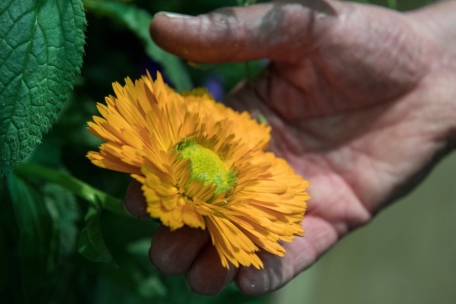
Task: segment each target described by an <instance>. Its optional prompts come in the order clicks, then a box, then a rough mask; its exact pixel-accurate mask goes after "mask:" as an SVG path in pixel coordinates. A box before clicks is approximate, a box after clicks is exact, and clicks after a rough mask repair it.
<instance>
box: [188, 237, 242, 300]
mask: <svg viewBox="0 0 456 304" xmlns="http://www.w3.org/2000/svg"><path fill="white" fill-rule="evenodd" d="M237 271H238V268H236V267H234V266H233V265H230V269H226V268H225V267H223V266H222V263H221V261H220V257H219V255H218V253H217V250H216V249H215V247H214V246H213V245H212V244H210V243H208V244H207V245H206V247H204V249H203V250H202V251H201V253H200V254H199V255H198V258H197V259H196V261H195V262H194V263H193V265H192V267H191V268H190V270H189V271H188V272H187V273H186V275H185V279H186V281H187V284H188V286H189V287H190V289H191V290H192V291H193V292H195V293H198V294H201V295H205V296H214V295H216V294H218V293H219V292H221V291H222V290H223V289H224V288H225V287H226V286H228V285H229V284H230V283H231V282H232V281H233V279H234V277H235V276H236V273H237Z"/></svg>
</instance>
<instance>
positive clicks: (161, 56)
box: [84, 0, 192, 91]
mask: <svg viewBox="0 0 456 304" xmlns="http://www.w3.org/2000/svg"><path fill="white" fill-rule="evenodd" d="M84 6H85V7H86V8H87V9H88V10H91V11H93V12H96V13H99V14H103V15H106V16H109V17H111V18H114V19H116V20H118V21H120V22H121V23H123V24H124V25H125V26H127V27H128V28H129V29H130V30H131V31H132V32H133V33H135V35H136V36H137V37H138V38H139V39H140V40H141V41H142V42H143V44H144V46H145V48H146V53H147V55H149V57H150V58H152V59H153V60H155V61H156V62H158V63H160V64H161V65H162V66H163V69H164V71H165V73H166V75H167V76H168V77H169V79H170V80H171V81H172V82H173V84H174V85H175V86H176V89H177V90H178V91H183V90H190V89H192V82H191V80H190V77H189V75H188V72H187V70H186V68H185V66H184V64H183V63H182V60H180V59H179V58H178V57H176V56H174V55H172V54H170V53H168V52H165V51H164V50H162V49H161V48H159V47H158V46H157V45H156V44H155V43H154V42H153V40H152V39H151V38H150V36H149V25H150V22H151V21H152V18H153V17H152V15H151V14H149V13H148V12H147V11H145V10H143V9H140V8H138V7H135V6H134V5H131V4H123V3H120V2H114V1H109V0H108V1H96V0H85V1H84ZM152 76H155V75H152Z"/></svg>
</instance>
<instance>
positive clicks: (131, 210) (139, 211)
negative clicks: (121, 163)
mask: <svg viewBox="0 0 456 304" xmlns="http://www.w3.org/2000/svg"><path fill="white" fill-rule="evenodd" d="M141 187H142V185H141V183H140V182H138V181H136V180H132V181H131V182H130V184H129V185H128V188H127V193H126V195H125V199H124V209H125V211H126V212H127V213H128V214H130V215H131V216H133V217H136V218H149V217H150V215H149V214H148V213H147V203H146V198H145V197H144V194H143V192H142V189H141Z"/></svg>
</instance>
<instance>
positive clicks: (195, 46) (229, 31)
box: [150, 0, 342, 63]
mask: <svg viewBox="0 0 456 304" xmlns="http://www.w3.org/2000/svg"><path fill="white" fill-rule="evenodd" d="M340 5H342V3H337V2H324V1H319V0H317V1H315V0H306V1H280V2H272V3H267V4H258V5H252V6H248V7H231V8H224V9H220V10H216V11H214V12H211V13H209V14H204V15H199V16H196V17H192V16H186V15H179V14H173V13H165V12H161V13H158V14H156V15H155V17H154V20H153V21H152V23H151V25H150V34H151V36H152V39H153V40H154V41H155V42H156V43H157V44H158V45H159V46H160V47H162V48H163V49H165V50H167V51H169V52H171V53H174V54H176V55H177V56H180V57H182V58H185V59H187V60H190V61H195V62H206V63H217V62H227V61H231V62H233V61H247V60H254V59H261V58H269V59H273V60H277V61H290V62H291V61H293V60H295V59H297V58H298V56H299V57H301V58H302V56H303V55H304V56H305V55H306V52H310V51H311V49H312V46H313V45H315V42H316V40H317V39H318V37H321V33H322V31H323V30H324V29H325V28H327V27H328V25H330V24H331V23H332V22H333V21H334V19H335V18H334V17H335V16H336V10H335V7H336V6H340Z"/></svg>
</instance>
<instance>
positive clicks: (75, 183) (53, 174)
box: [15, 163, 127, 216]
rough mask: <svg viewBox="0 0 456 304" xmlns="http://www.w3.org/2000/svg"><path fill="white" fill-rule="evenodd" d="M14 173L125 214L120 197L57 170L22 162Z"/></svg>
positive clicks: (114, 211)
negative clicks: (44, 181) (41, 181)
mask: <svg viewBox="0 0 456 304" xmlns="http://www.w3.org/2000/svg"><path fill="white" fill-rule="evenodd" d="M15 173H17V174H18V175H21V176H23V177H29V176H35V177H38V178H41V179H44V180H46V181H48V182H51V183H55V184H58V185H60V186H62V187H63V188H65V189H67V190H69V191H71V192H73V193H74V194H75V195H77V196H79V197H80V198H82V199H84V200H86V201H88V202H89V203H92V204H94V205H96V206H99V205H101V206H102V207H103V208H104V209H106V210H109V211H111V212H113V213H115V214H119V215H123V216H126V215H127V214H126V213H125V210H124V207H123V203H122V201H121V200H120V199H118V198H116V197H113V196H111V195H109V194H106V193H104V192H103V191H100V190H98V189H95V188H93V187H92V186H90V185H89V184H87V183H85V182H83V181H81V180H79V179H77V178H75V177H72V176H70V175H67V174H65V173H62V172H60V171H58V170H55V169H51V168H47V167H44V166H40V165H36V164H30V163H24V164H22V165H20V166H19V167H17V168H16V170H15Z"/></svg>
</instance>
